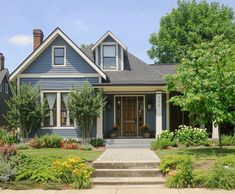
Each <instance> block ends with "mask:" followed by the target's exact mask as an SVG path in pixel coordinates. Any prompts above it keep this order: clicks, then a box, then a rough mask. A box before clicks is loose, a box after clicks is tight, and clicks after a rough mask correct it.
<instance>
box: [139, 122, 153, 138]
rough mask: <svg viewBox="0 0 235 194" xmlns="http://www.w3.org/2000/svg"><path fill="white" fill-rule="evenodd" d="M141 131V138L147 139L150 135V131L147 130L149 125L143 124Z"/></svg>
mask: <svg viewBox="0 0 235 194" xmlns="http://www.w3.org/2000/svg"><path fill="white" fill-rule="evenodd" d="M141 130H142V132H143V137H144V138H149V137H150V135H151V133H150V130H149V125H147V124H144V125H142V126H141Z"/></svg>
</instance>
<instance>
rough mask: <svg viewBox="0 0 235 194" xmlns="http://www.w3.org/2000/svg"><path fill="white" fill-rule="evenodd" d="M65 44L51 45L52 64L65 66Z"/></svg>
mask: <svg viewBox="0 0 235 194" xmlns="http://www.w3.org/2000/svg"><path fill="white" fill-rule="evenodd" d="M65 53H66V50H65V46H54V47H52V56H53V57H52V64H53V66H65V64H66V56H65Z"/></svg>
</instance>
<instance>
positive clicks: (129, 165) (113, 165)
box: [92, 162, 159, 169]
mask: <svg viewBox="0 0 235 194" xmlns="http://www.w3.org/2000/svg"><path fill="white" fill-rule="evenodd" d="M92 166H93V167H94V168H96V169H138V168H141V169H142V168H143V169H151V168H153V169H156V168H157V167H158V166H159V163H156V162H154V163H152V162H149V163H93V164H92Z"/></svg>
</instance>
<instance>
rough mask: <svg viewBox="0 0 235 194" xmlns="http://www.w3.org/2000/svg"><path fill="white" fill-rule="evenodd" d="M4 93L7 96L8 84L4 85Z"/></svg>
mask: <svg viewBox="0 0 235 194" xmlns="http://www.w3.org/2000/svg"><path fill="white" fill-rule="evenodd" d="M5 93H6V94H8V84H5Z"/></svg>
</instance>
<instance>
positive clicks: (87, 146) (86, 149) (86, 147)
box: [80, 144, 93, 151]
mask: <svg viewBox="0 0 235 194" xmlns="http://www.w3.org/2000/svg"><path fill="white" fill-rule="evenodd" d="M80 149H81V150H85V151H90V150H92V149H93V146H92V145H90V144H87V145H81V147H80Z"/></svg>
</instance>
